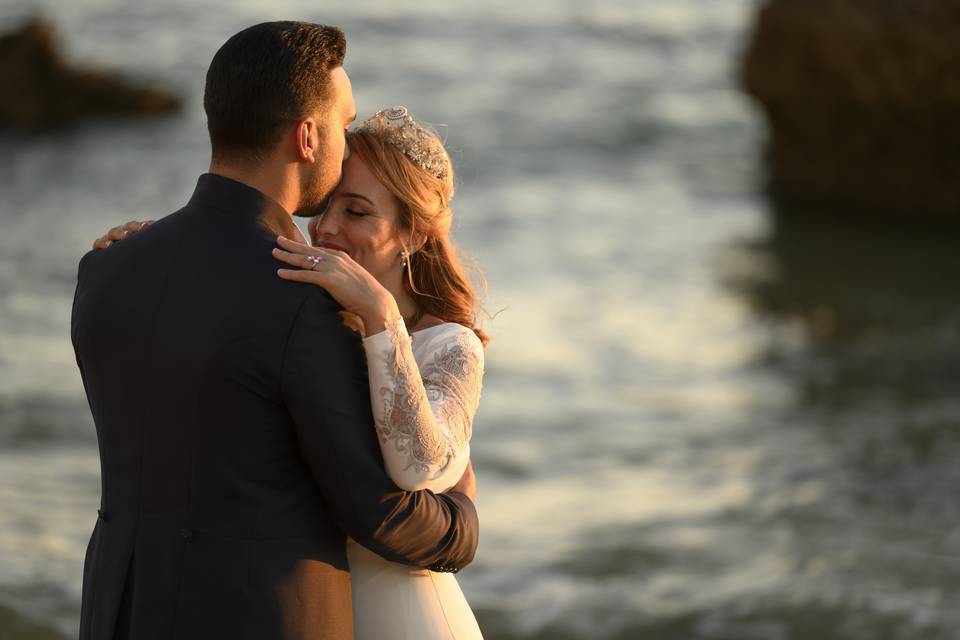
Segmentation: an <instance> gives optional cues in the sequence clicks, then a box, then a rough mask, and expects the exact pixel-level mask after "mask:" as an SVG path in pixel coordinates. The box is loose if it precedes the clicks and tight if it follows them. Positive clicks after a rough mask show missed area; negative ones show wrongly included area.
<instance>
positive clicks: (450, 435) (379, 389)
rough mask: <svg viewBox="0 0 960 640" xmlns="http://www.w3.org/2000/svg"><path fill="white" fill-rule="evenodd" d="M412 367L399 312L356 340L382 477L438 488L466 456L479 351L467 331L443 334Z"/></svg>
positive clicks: (452, 480)
mask: <svg viewBox="0 0 960 640" xmlns="http://www.w3.org/2000/svg"><path fill="white" fill-rule="evenodd" d="M428 346H429V347H430V353H429V354H428V355H427V357H426V359H424V361H423V367H422V368H419V367H418V366H417V362H416V360H414V357H413V351H412V348H411V340H410V336H409V335H408V334H407V330H406V328H405V327H404V324H403V319H402V318H400V316H399V314H398V315H396V316H395V317H392V318H390V319H388V321H387V323H386V328H385V330H384V331H381V332H380V333H377V334H375V335H372V336H368V337H366V338H364V340H363V347H364V350H365V351H366V353H367V369H368V373H369V376H370V400H371V403H372V408H373V417H374V422H375V424H376V426H377V435H378V436H379V437H380V449H381V451H382V452H383V460H384V465H385V466H386V469H387V473H388V474H389V475H390V477H391V478H392V479H393V481H394V482H396V483H397V486H399V487H400V488H402V489H406V490H408V491H415V490H418V489H431V490H433V491H435V492H439V491H445V490H447V489H449V488H450V487H452V486H453V485H454V484H456V482H457V480H459V479H460V476H461V475H463V471H464V469H465V468H466V466H467V462H468V461H469V459H470V434H471V430H472V425H473V416H474V414H475V413H476V411H477V406H478V404H479V402H480V388H481V385H482V380H483V346H482V345H481V343H480V340H479V339H478V338H477V337H476V336H475V335H474V334H473V332H472V331H470V330H469V329H460V330H457V329H456V328H452V329H444V330H443V332H442V333H441V334H440V335H439V337H438V338H437V339H435V340H434V341H433V343H431V344H429V345H428Z"/></svg>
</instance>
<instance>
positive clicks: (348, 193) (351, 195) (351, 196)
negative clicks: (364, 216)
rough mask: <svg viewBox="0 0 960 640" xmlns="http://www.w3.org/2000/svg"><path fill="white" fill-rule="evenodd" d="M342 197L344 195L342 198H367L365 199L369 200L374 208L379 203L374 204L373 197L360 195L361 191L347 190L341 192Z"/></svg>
mask: <svg viewBox="0 0 960 640" xmlns="http://www.w3.org/2000/svg"><path fill="white" fill-rule="evenodd" d="M340 197H342V198H357V199H358V200H365V201H367V202H368V203H369V204H370V206H371V207H373V208H376V207H377V205H375V204H373V200H371V199H370V198H368V197H367V196H362V195H360V194H359V193H353V192H352V191H347V192H346V193H341V194H340Z"/></svg>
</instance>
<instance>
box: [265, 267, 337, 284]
mask: <svg viewBox="0 0 960 640" xmlns="http://www.w3.org/2000/svg"><path fill="white" fill-rule="evenodd" d="M277 275H278V276H280V277H281V278H283V279H284V280H292V281H294V282H306V283H308V284H315V285H318V286H321V287H322V286H324V285H325V284H326V279H325V278H324V274H322V273H320V272H319V271H304V270H303V269H277Z"/></svg>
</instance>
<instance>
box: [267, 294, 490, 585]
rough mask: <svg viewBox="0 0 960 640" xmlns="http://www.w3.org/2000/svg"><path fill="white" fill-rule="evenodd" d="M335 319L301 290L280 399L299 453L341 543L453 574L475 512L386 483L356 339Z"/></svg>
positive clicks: (455, 499) (466, 550)
mask: <svg viewBox="0 0 960 640" xmlns="http://www.w3.org/2000/svg"><path fill="white" fill-rule="evenodd" d="M338 311H339V306H338V305H336V303H335V302H333V300H332V299H331V298H330V297H329V296H328V295H327V294H326V292H323V291H320V290H317V291H316V292H311V294H310V295H308V297H307V299H306V300H305V301H304V303H303V305H302V306H301V309H300V312H299V314H298V317H297V318H296V320H295V321H294V325H293V327H292V329H291V332H290V336H289V338H288V340H287V345H286V349H285V353H284V364H283V372H282V380H281V384H282V392H283V398H284V401H285V402H286V405H287V408H288V410H289V411H290V414H291V416H292V418H293V421H294V423H295V427H296V430H297V435H298V438H299V440H300V444H301V448H302V451H303V454H304V456H305V458H306V459H307V461H308V463H309V465H310V468H311V470H312V472H313V474H314V477H315V478H316V481H317V483H318V484H319V486H320V489H321V491H322V493H323V495H324V498H325V499H326V501H327V503H328V504H329V505H330V508H331V509H332V511H333V515H334V518H336V520H337V521H338V524H339V525H340V527H341V528H342V529H343V530H344V531H345V532H346V533H347V534H348V535H349V536H350V537H352V538H353V539H354V540H356V541H357V542H359V543H360V544H362V545H363V546H365V547H367V548H369V549H370V550H372V551H374V552H375V553H377V554H378V555H380V556H382V557H383V558H385V559H387V560H391V561H393V562H400V563H403V564H408V565H412V566H417V567H424V568H428V569H431V570H434V571H449V572H456V571H459V570H460V569H461V568H463V567H464V566H466V565H467V564H469V563H470V561H471V560H472V559H473V555H474V553H475V552H476V547H477V540H478V529H479V525H478V521H477V513H476V509H475V508H474V505H473V503H472V502H471V501H470V500H469V499H468V498H467V497H466V496H463V495H461V494H458V493H448V494H442V495H438V494H434V493H433V492H432V491H429V490H422V491H414V492H405V491H401V490H400V489H398V488H397V486H396V485H395V484H394V483H393V482H392V481H391V479H390V478H389V476H388V475H387V473H386V471H385V470H384V466H383V459H382V457H381V454H380V447H379V444H378V441H377V434H376V430H375V428H374V421H373V415H372V412H371V407H370V392H369V385H368V382H367V370H366V366H365V365H364V361H363V349H362V347H361V344H360V338H359V336H357V335H356V334H355V333H354V332H353V331H351V330H350V329H348V328H347V327H345V326H344V325H343V322H342V321H341V318H340V316H339V315H338V314H337V312H338Z"/></svg>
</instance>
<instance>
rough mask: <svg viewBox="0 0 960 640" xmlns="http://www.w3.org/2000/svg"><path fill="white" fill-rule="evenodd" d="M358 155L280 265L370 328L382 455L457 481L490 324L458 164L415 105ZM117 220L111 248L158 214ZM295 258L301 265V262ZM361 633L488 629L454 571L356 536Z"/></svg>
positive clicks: (373, 129) (461, 633)
mask: <svg viewBox="0 0 960 640" xmlns="http://www.w3.org/2000/svg"><path fill="white" fill-rule="evenodd" d="M347 142H348V144H349V146H350V151H351V153H350V155H349V157H348V158H347V160H346V161H345V163H344V166H343V179H342V181H341V182H340V185H339V186H338V187H337V189H336V191H334V193H333V195H332V196H331V199H330V202H329V204H328V205H327V207H326V209H325V210H324V211H323V212H322V213H321V214H319V215H317V216H315V217H313V218H312V219H311V220H310V223H309V233H310V238H311V241H312V246H310V245H307V244H305V243H302V242H298V241H297V240H295V239H288V238H283V237H280V238H278V239H277V242H278V245H279V246H278V248H275V249H274V250H273V254H274V257H275V258H276V259H277V260H278V261H281V262H282V263H285V264H286V265H287V266H286V267H284V268H280V269H278V271H277V275H278V277H280V278H284V279H286V280H292V281H297V282H305V283H309V284H313V285H316V286H319V287H323V288H324V289H326V290H327V291H328V292H329V293H330V294H331V295H332V296H333V297H334V298H336V300H337V301H338V302H339V303H340V305H341V306H342V307H343V308H344V311H343V312H341V315H342V316H343V317H344V321H345V322H346V323H347V324H348V325H350V326H352V327H353V328H354V329H356V330H358V331H360V332H361V333H362V334H363V336H364V338H363V348H364V350H365V352H366V356H367V364H368V372H369V379H370V401H371V403H372V409H373V415H374V420H375V428H376V430H377V434H378V435H379V440H380V449H381V451H382V452H383V461H384V465H385V467H386V470H387V472H388V473H389V475H390V477H391V478H392V479H393V481H394V482H395V483H396V484H397V486H399V487H400V488H402V489H405V490H410V491H413V490H417V489H431V490H432V491H435V492H442V491H446V490H447V489H449V488H451V487H452V486H453V485H455V484H456V483H457V481H458V480H459V479H460V477H461V476H462V475H463V473H464V471H465V470H466V468H467V466H468V464H469V461H470V435H471V429H472V423H473V416H474V414H475V413H476V410H477V406H478V403H479V400H480V387H481V383H482V378H483V348H484V346H485V345H486V343H487V336H486V334H484V332H483V331H482V330H481V329H479V328H478V327H477V325H476V295H475V293H474V289H473V287H472V286H471V285H470V282H469V280H468V279H467V277H466V275H465V271H464V268H463V266H462V264H461V263H460V260H459V259H458V257H457V253H456V249H455V247H454V245H453V243H452V241H451V239H450V223H451V217H452V211H451V209H450V200H451V198H452V197H453V190H454V178H453V168H452V166H451V163H450V158H449V156H448V155H447V153H446V151H445V150H444V148H443V144H442V143H441V142H440V140H439V139H438V138H437V136H436V135H435V134H434V133H432V132H430V131H428V130H427V129H425V128H423V127H422V126H420V125H419V124H417V123H416V122H415V121H414V120H413V118H411V117H410V115H409V114H408V113H407V110H406V108H404V107H394V108H392V109H388V110H385V111H379V112H377V113H376V114H374V115H373V116H372V117H371V118H369V119H367V120H365V121H364V122H363V123H362V124H361V125H360V126H359V127H358V128H357V129H355V130H354V131H351V132H348V134H347ZM148 224H149V222H146V223H139V222H130V223H127V224H126V225H122V226H120V227H114V228H113V229H111V230H110V231H109V232H108V233H107V234H106V235H105V236H103V237H101V238H99V239H98V240H97V241H96V242H95V243H94V248H98V249H103V248H106V247H108V246H109V245H110V244H111V243H112V242H114V241H117V240H122V239H123V238H124V237H128V236H129V235H130V234H132V233H136V232H137V231H138V230H140V229H142V228H144V227H145V226H147V225H148ZM289 267H292V268H289ZM347 557H348V560H349V563H350V575H351V582H352V591H353V619H354V625H355V633H356V637H357V638H358V639H359V640H375V639H383V638H410V639H417V640H434V639H436V640H439V639H453V640H462V639H477V638H481V634H480V628H479V627H478V625H477V622H476V619H475V618H474V616H473V613H472V612H471V610H470V607H469V605H468V604H467V601H466V599H465V598H464V596H463V592H462V591H461V590H460V587H459V585H458V584H457V581H456V578H455V577H454V575H453V574H452V573H448V572H433V571H428V570H426V569H415V568H412V567H408V566H405V565H399V564H395V563H392V562H389V561H387V560H384V559H382V558H380V557H379V556H377V555H375V554H374V553H373V552H371V551H369V550H367V549H366V548H364V547H362V546H360V545H359V544H357V543H355V542H353V541H352V540H348V542H347Z"/></svg>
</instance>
